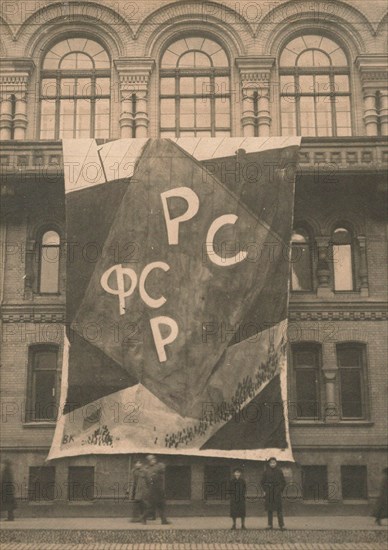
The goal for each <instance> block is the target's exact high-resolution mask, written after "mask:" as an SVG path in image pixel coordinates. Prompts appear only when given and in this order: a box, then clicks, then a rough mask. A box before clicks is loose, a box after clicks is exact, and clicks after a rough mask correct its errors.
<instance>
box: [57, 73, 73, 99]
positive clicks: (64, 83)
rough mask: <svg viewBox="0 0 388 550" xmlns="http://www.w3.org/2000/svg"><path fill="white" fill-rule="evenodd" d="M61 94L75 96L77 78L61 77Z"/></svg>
mask: <svg viewBox="0 0 388 550" xmlns="http://www.w3.org/2000/svg"><path fill="white" fill-rule="evenodd" d="M60 85H61V88H60V89H61V96H68V97H71V98H74V95H75V78H61V81H60Z"/></svg>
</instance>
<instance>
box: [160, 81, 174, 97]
mask: <svg viewBox="0 0 388 550" xmlns="http://www.w3.org/2000/svg"><path fill="white" fill-rule="evenodd" d="M160 93H161V94H171V95H173V94H175V78H162V79H161V81H160Z"/></svg>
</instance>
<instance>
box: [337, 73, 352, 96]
mask: <svg viewBox="0 0 388 550" xmlns="http://www.w3.org/2000/svg"><path fill="white" fill-rule="evenodd" d="M334 89H335V91H336V92H348V91H349V77H348V75H344V74H336V75H335V76H334Z"/></svg>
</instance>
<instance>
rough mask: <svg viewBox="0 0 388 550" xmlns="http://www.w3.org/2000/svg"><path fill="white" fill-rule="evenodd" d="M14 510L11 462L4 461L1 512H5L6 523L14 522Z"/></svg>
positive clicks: (14, 500)
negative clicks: (6, 516) (6, 515)
mask: <svg viewBox="0 0 388 550" xmlns="http://www.w3.org/2000/svg"><path fill="white" fill-rule="evenodd" d="M15 508H16V499H15V484H14V482H13V474H12V468H11V461H10V460H8V459H6V460H5V461H4V469H3V471H2V475H1V510H6V511H7V514H8V521H14V519H15V516H14V510H15Z"/></svg>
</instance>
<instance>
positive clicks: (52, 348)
mask: <svg viewBox="0 0 388 550" xmlns="http://www.w3.org/2000/svg"><path fill="white" fill-rule="evenodd" d="M44 352H53V353H55V356H56V359H55V367H53V368H50V369H37V368H35V366H36V357H37V355H38V354H39V353H44ZM58 359H59V346H58V345H57V344H52V343H49V344H32V345H30V346H29V349H28V366H27V371H28V372H27V385H26V388H27V400H26V403H27V406H26V410H25V422H26V423H36V424H47V423H49V424H55V422H56V420H57V412H58V411H57V408H58V397H59V391H58V389H59V387H58V385H59V372H60V371H59V368H58ZM37 371H49V372H53V373H54V386H53V388H54V392H55V395H54V396H53V401H52V405H53V412H54V414H53V417H52V418H37V415H36V403H37V395H36V388H37V385H36V376H35V373H36V372H37Z"/></svg>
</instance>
